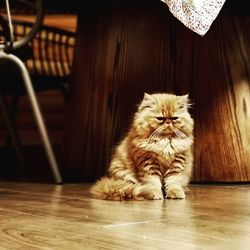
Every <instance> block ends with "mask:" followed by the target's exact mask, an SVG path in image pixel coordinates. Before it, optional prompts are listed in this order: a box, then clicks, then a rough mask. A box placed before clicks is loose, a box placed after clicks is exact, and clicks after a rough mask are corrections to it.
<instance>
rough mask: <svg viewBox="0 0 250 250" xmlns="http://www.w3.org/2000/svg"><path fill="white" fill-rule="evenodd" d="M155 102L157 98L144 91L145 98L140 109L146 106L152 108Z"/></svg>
mask: <svg viewBox="0 0 250 250" xmlns="http://www.w3.org/2000/svg"><path fill="white" fill-rule="evenodd" d="M154 104H155V99H154V97H153V96H152V95H150V94H148V93H144V97H143V100H142V102H141V104H140V105H139V111H142V110H143V109H145V108H151V107H152V106H153V105H154Z"/></svg>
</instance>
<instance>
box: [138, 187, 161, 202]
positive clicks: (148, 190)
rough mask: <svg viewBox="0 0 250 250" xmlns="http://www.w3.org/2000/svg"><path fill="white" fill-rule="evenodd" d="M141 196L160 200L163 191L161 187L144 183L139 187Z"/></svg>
mask: <svg viewBox="0 0 250 250" xmlns="http://www.w3.org/2000/svg"><path fill="white" fill-rule="evenodd" d="M141 196H143V198H144V199H147V200H161V199H163V193H162V191H161V189H160V190H159V189H157V188H155V187H153V186H151V185H144V186H143V188H142V189H141Z"/></svg>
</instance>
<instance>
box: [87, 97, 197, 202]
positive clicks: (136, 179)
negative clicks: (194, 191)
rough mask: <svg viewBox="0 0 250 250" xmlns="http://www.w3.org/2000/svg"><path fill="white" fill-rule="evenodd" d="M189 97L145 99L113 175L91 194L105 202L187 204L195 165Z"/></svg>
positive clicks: (115, 160)
mask: <svg viewBox="0 0 250 250" xmlns="http://www.w3.org/2000/svg"><path fill="white" fill-rule="evenodd" d="M189 106H190V104H189V99H188V95H184V96H176V95H174V94H167V93H159V94H152V95H150V94H146V93H145V94H144V99H143V101H142V102H141V104H140V105H139V107H138V111H137V112H136V113H135V115H134V119H133V122H132V125H131V127H130V129H129V131H128V133H127V135H126V136H125V138H124V139H123V140H122V141H121V143H120V144H119V145H118V146H117V147H116V150H115V152H114V155H113V157H112V161H111V164H110V166H109V169H108V175H107V176H105V177H103V178H102V179H101V180H99V181H97V182H96V183H95V184H94V186H93V187H92V188H91V190H90V193H91V195H92V196H93V197H94V198H97V199H105V200H144V199H149V200H151V199H163V198H170V199H183V198H185V187H186V186H187V184H188V183H189V179H190V175H191V172H192V165H193V153H192V145H193V126H194V122H193V119H192V118H191V116H190V114H189V112H188V108H189Z"/></svg>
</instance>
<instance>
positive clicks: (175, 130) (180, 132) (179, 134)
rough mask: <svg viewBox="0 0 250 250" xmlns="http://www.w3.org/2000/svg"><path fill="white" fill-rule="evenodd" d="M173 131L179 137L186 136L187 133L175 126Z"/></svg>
mask: <svg viewBox="0 0 250 250" xmlns="http://www.w3.org/2000/svg"><path fill="white" fill-rule="evenodd" d="M173 131H174V133H175V135H176V137H177V138H178V139H184V138H186V135H185V134H184V133H183V132H182V131H181V130H179V129H176V128H174V129H173Z"/></svg>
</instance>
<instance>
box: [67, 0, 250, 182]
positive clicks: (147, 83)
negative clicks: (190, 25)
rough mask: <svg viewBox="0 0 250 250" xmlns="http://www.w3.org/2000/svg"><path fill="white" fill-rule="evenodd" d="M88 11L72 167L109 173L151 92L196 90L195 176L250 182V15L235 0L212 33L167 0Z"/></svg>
mask: <svg viewBox="0 0 250 250" xmlns="http://www.w3.org/2000/svg"><path fill="white" fill-rule="evenodd" d="M88 6H89V7H86V5H84V6H83V7H82V8H81V10H80V11H79V20H78V34H77V45H76V50H75V59H74V70H73V84H72V88H71V96H70V101H69V106H68V113H67V119H66V124H65V140H64V162H65V167H64V173H65V178H66V179H70V180H94V179H96V178H98V177H100V176H101V175H103V174H104V172H105V168H106V167H107V166H108V164H109V161H110V156H111V154H112V148H113V147H114V146H115V145H116V143H117V142H118V141H119V140H120V138H121V137H122V136H123V134H124V133H125V132H126V129H127V128H128V125H129V123H130V120H131V117H132V114H133V112H134V111H135V108H136V104H137V103H138V102H139V101H141V99H142V97H143V93H144V92H149V93H150V92H151V93H152V92H174V93H176V94H185V93H189V94H190V96H191V99H192V102H193V103H194V106H193V109H192V110H191V112H192V115H193V116H194V119H195V164H194V176H193V181H195V182H200V181H202V182H208V181H219V182H229V181H230V182H236V181H237V182H238V181H239V182H240V181H250V83H249V82H250V32H249V30H250V17H249V16H236V15H234V14H232V13H230V12H229V10H228V9H227V8H226V7H225V8H223V10H222V11H221V13H220V14H219V16H218V18H217V19H216V20H215V22H214V24H213V25H212V27H211V29H210V30H209V31H208V33H207V34H206V35H205V36H204V37H200V36H198V35H197V34H195V33H193V32H192V31H190V30H188V29H187V28H186V27H184V25H183V24H181V23H180V22H179V21H178V20H177V19H176V18H174V17H173V16H172V15H171V14H170V12H169V11H168V9H167V7H166V5H164V4H163V3H161V2H160V1H153V0H147V1H146V0H144V1H139V0H137V1H133V2H132V1H131V2H130V1H105V3H97V2H95V1H90V3H89V5H88Z"/></svg>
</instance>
